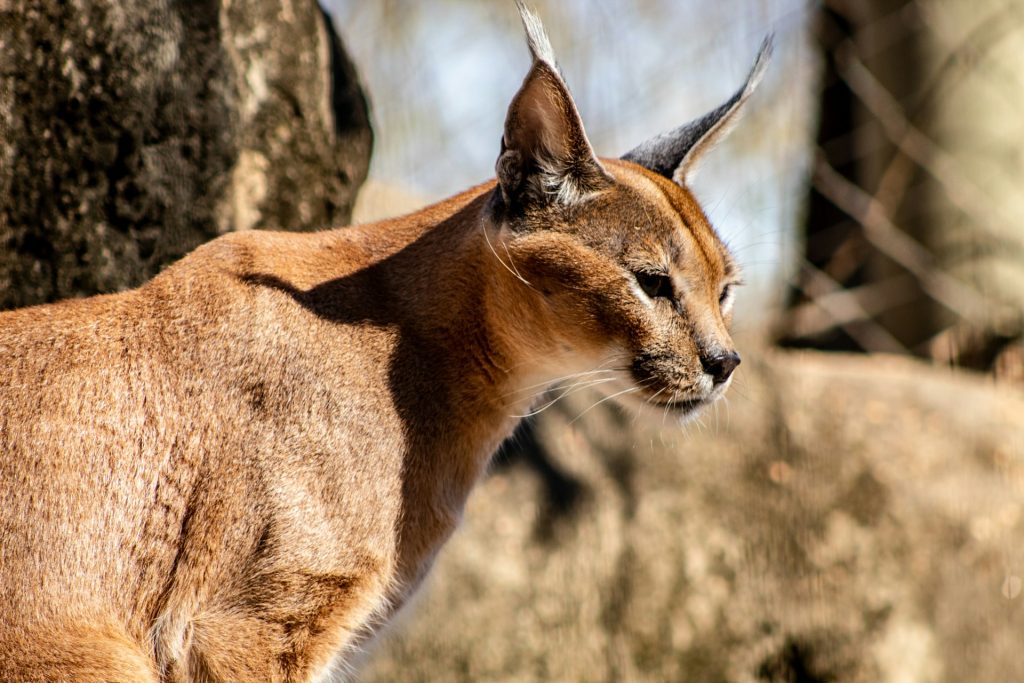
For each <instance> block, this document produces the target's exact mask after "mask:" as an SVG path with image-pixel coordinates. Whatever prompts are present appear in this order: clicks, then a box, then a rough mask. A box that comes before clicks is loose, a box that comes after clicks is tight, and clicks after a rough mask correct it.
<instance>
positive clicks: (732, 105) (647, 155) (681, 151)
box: [622, 34, 774, 185]
mask: <svg viewBox="0 0 1024 683" xmlns="http://www.w3.org/2000/svg"><path fill="white" fill-rule="evenodd" d="M773 46H774V40H773V36H772V35H771V34H769V35H768V36H766V37H765V39H764V42H762V43H761V49H760V50H759V51H758V53H757V58H756V59H755V60H754V65H753V66H752V67H751V69H750V73H749V74H748V75H747V80H746V82H745V83H744V84H743V87H742V88H740V89H739V90H737V91H736V92H735V93H734V94H733V96H732V97H730V98H729V99H728V100H726V102H725V103H724V104H722V105H720V106H719V107H717V108H715V109H714V110H712V111H710V112H708V113H707V114H705V115H704V116H702V117H700V118H699V119H696V120H694V121H691V122H689V123H686V124H684V125H682V126H680V127H679V128H676V129H675V130H672V131H669V132H667V133H662V134H661V135H658V136H656V137H653V138H651V139H650V140H648V141H646V142H644V143H642V144H640V145H639V146H637V147H635V148H634V149H632V150H630V151H629V152H626V153H625V154H623V155H622V158H623V159H625V160H626V161H632V162H635V163H637V164H640V165H641V166H643V167H644V168H647V169H649V170H651V171H654V172H655V173H658V174H660V175H663V176H665V177H666V178H671V179H672V180H674V181H675V182H677V183H678V184H680V185H685V184H687V183H688V182H689V181H690V179H691V178H692V176H693V172H694V170H695V169H696V168H697V165H698V163H699V162H700V160H701V158H702V157H703V156H704V153H705V152H707V151H708V150H709V149H711V148H712V147H714V146H715V145H716V144H718V142H719V141H721V140H722V139H723V138H725V136H726V135H728V134H729V132H730V131H731V130H732V127H733V126H734V125H735V124H736V122H737V121H738V120H739V118H740V116H741V114H742V113H743V109H744V105H745V104H746V103H747V100H748V99H749V98H750V95H751V94H752V93H753V92H754V90H755V89H756V88H757V85H758V83H760V82H761V78H762V77H763V76H764V71H765V67H766V66H767V65H768V61H769V60H770V59H771V55H772V50H773Z"/></svg>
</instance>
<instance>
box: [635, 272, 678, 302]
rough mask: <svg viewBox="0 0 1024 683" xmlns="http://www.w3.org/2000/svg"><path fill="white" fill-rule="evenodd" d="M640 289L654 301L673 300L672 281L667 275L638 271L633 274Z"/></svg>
mask: <svg viewBox="0 0 1024 683" xmlns="http://www.w3.org/2000/svg"><path fill="white" fill-rule="evenodd" d="M633 275H634V276H635V277H636V281H637V284H639V285H640V289H642V290H644V294H646V295H647V296H649V297H651V298H652V299H657V298H662V299H668V300H669V301H671V300H672V298H673V292H672V280H671V279H670V278H669V276H668V275H667V274H665V273H651V272H645V271H638V272H636V273H633Z"/></svg>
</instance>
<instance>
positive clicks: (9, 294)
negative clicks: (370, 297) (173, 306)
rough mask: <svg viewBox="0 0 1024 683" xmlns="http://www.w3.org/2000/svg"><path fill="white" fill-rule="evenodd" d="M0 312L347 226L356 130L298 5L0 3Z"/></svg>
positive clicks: (362, 145) (357, 163)
mask: <svg viewBox="0 0 1024 683" xmlns="http://www.w3.org/2000/svg"><path fill="white" fill-rule="evenodd" d="M0 131H2V135H0V245H2V248H0V309H3V308H10V307H15V306H21V305H28V304H35V303H42V302H47V301H53V300H56V299H60V298H64V297H69V296H81V295H89V294H95V293H99V292H111V291H115V290H119V289H124V288H127V287H132V286H135V285H137V284H139V283H141V282H143V281H145V280H146V279H148V278H150V277H152V276H153V275H154V274H156V273H157V272H158V271H159V270H160V268H161V267H162V266H164V265H165V264H167V263H168V262H170V261H173V260H175V259H177V258H179V257H180V256H182V255H184V254H185V253H187V252H189V251H190V250H192V249H193V248H195V247H196V246H198V245H199V244H201V243H202V242H204V241H206V240H208V239H210V238H212V237H215V236H217V235H218V234H221V233H223V232H227V231H230V230H246V229H251V228H281V229H298V230H308V229H314V228H318V227H324V226H328V225H337V224H344V223H347V222H348V220H349V217H350V215H351V210H352V204H353V202H354V199H355V193H356V191H357V190H358V188H359V186H360V184H361V183H362V181H363V179H364V178H365V176H366V170H367V165H368V162H369V155H370V147H371V143H372V136H371V132H370V127H369V122H368V114H367V104H366V100H365V98H364V96H363V93H362V90H361V89H360V86H359V83H358V80H357V78H356V74H355V71H354V69H353V67H352V64H351V63H350V62H349V59H348V57H347V56H346V54H345V52H344V50H343V48H342V46H341V44H340V42H339V40H338V38H337V36H336V35H335V34H334V32H333V30H332V28H331V26H330V22H329V21H327V20H326V19H325V17H324V15H323V13H322V12H321V10H320V8H319V6H318V5H317V4H316V2H314V1H313V0H234V1H232V2H228V1H227V0H224V1H223V2H221V1H219V0H199V1H197V2H188V3H165V2H154V1H152V0H90V1H89V2H83V1H81V0H78V1H75V2H64V1H63V0H14V2H13V3H6V4H3V5H0Z"/></svg>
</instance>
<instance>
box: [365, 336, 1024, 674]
mask: <svg viewBox="0 0 1024 683" xmlns="http://www.w3.org/2000/svg"><path fill="white" fill-rule="evenodd" d="M751 355H753V354H749V353H748V360H747V361H745V363H744V365H743V366H742V369H741V371H740V373H739V375H738V376H737V379H736V382H735V385H734V386H733V387H732V389H731V391H730V398H729V400H728V403H727V404H722V405H719V406H718V408H717V410H711V411H709V412H708V413H707V414H706V415H705V416H704V417H702V419H701V420H700V421H699V422H693V423H690V424H689V425H687V426H686V427H685V428H683V429H682V430H680V429H679V428H677V427H676V426H674V425H673V424H672V418H670V417H666V418H665V419H664V421H663V420H662V419H661V418H660V417H656V418H654V419H653V421H652V420H648V419H636V418H634V417H633V416H632V415H631V414H630V415H626V414H624V413H622V412H620V411H617V410H608V411H604V412H602V410H601V409H602V408H603V407H604V406H607V405H608V404H603V406H601V407H599V408H598V409H595V410H591V411H590V412H588V413H587V414H586V415H584V417H583V418H581V419H579V420H576V421H574V418H575V416H576V415H578V414H579V413H580V412H582V411H583V410H585V409H586V408H587V407H588V406H589V405H590V404H591V403H592V402H593V400H596V399H593V398H592V397H588V398H585V399H579V400H577V401H576V402H574V403H571V404H569V405H567V406H564V407H563V408H562V409H561V410H560V411H559V412H558V413H555V414H553V415H552V414H549V418H548V419H547V420H546V421H542V422H541V423H539V425H538V427H537V429H539V430H541V431H542V432H543V436H544V437H545V439H546V443H547V444H549V446H550V451H551V453H550V457H552V458H554V459H555V460H556V461H557V462H556V465H557V467H558V470H559V472H560V474H561V476H562V477H564V478H568V479H570V480H571V481H572V482H574V483H575V485H576V486H577V494H578V492H579V490H582V491H583V492H584V495H583V496H582V497H581V498H578V499H581V500H582V501H583V502H582V503H581V504H579V505H576V506H573V507H571V508H570V510H569V512H568V513H565V511H564V510H559V508H557V506H552V505H550V504H549V502H547V501H546V500H545V497H546V496H547V495H548V488H547V487H546V485H545V484H544V483H543V482H542V480H541V479H540V478H539V477H538V476H537V475H536V469H531V468H530V467H527V466H524V465H512V466H510V467H508V468H502V469H499V470H497V471H496V472H495V473H494V474H493V475H492V476H491V477H490V478H489V479H488V480H487V481H486V482H485V483H484V484H483V485H482V486H481V488H480V489H479V490H478V491H477V492H476V493H475V494H474V496H473V498H472V500H471V501H470V505H469V509H468V510H467V512H466V521H465V523H464V528H463V529H462V530H461V531H460V532H459V533H458V534H456V537H455V538H454V539H453V541H452V542H451V543H450V544H449V546H448V547H446V548H445V549H444V550H443V551H442V553H441V556H440V559H439V562H438V567H437V569H436V571H435V573H434V574H433V577H432V579H431V580H430V583H429V584H428V586H427V588H426V590H425V591H424V594H423V595H422V597H421V598H420V599H419V600H418V604H414V605H413V606H412V607H411V608H410V609H409V610H407V613H406V615H405V616H404V622H403V623H399V624H398V625H396V626H395V628H394V629H393V633H392V634H391V635H390V636H389V637H386V638H385V640H384V642H383V643H382V644H380V645H379V646H378V648H377V651H376V652H375V653H373V654H371V656H370V657H369V666H368V668H367V670H366V672H365V674H364V675H363V676H362V677H361V680H364V681H373V682H375V683H383V682H385V681H403V682H413V681H424V682H425V681H440V680H444V681H467V682H468V681H510V682H511V681H517V682H522V681H538V682H539V681H588V682H593V681H687V682H697V683H700V682H708V683H710V682H716V683H719V682H736V683H754V682H780V683H781V682H796V681H800V682H804V683H813V682H824V681H829V682H832V683H846V682H863V683H878V682H882V683H902V682H909V681H913V682H914V683H929V682H940V681H941V682H950V683H954V682H956V683H959V682H961V681H972V682H973V683H989V682H991V683H1003V682H1005V681H1020V680H1024V658H1022V657H1021V656H1020V653H1019V638H1020V634H1021V633H1024V595H1022V591H1021V580H1022V578H1024V421H1022V420H1021V416H1024V394H1022V393H1021V392H1020V391H1019V390H1015V389H1012V388H1010V387H1006V386H998V385H993V383H992V382H991V380H988V379H984V378H982V377H980V376H975V375H973V374H968V373H955V372H950V371H948V370H937V369H935V368H933V367H929V366H926V365H924V364H921V363H917V362H913V361H910V360H905V359H898V358H888V357H867V356H857V357H852V356H851V357H847V356H839V355H834V354H828V355H825V354H813V353H807V354H783V353H778V352H769V353H765V354H762V356H761V358H760V359H759V360H758V359H753V360H751V359H750V358H749V357H750V356H751ZM599 413H600V414H599ZM634 423H635V425H634ZM588 444H596V445H595V446H590V445H588ZM553 514H554V515H555V517H556V518H555V519H552V515H553ZM552 528H554V532H552Z"/></svg>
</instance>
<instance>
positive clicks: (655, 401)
mask: <svg viewBox="0 0 1024 683" xmlns="http://www.w3.org/2000/svg"><path fill="white" fill-rule="evenodd" d="M731 383H732V378H731V377H730V378H729V379H727V380H726V381H724V382H722V383H721V384H713V385H712V384H711V382H708V383H707V385H705V383H703V382H697V383H696V384H695V385H692V386H689V387H679V388H676V389H669V388H664V389H660V390H654V391H651V390H649V389H647V388H646V387H644V386H642V385H639V384H638V383H637V382H635V381H633V380H632V379H625V378H624V379H622V380H618V381H616V382H613V383H609V385H607V386H604V387H598V388H597V391H598V392H599V393H601V394H603V396H602V397H601V398H600V399H598V401H600V402H604V401H615V402H617V403H619V404H621V405H622V407H623V408H625V409H627V410H629V411H631V412H635V413H636V414H637V415H638V417H639V418H640V419H642V420H647V419H656V420H657V421H658V422H659V423H660V424H666V418H669V419H674V420H675V421H676V422H677V423H680V424H681V423H685V422H689V421H690V420H693V419H695V418H697V417H699V416H700V414H701V413H702V412H703V411H704V409H705V408H707V407H708V406H710V405H711V404H713V403H714V402H715V401H717V400H719V399H720V398H722V397H723V396H725V393H726V391H727V390H728V389H729V385H730V384H731Z"/></svg>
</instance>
